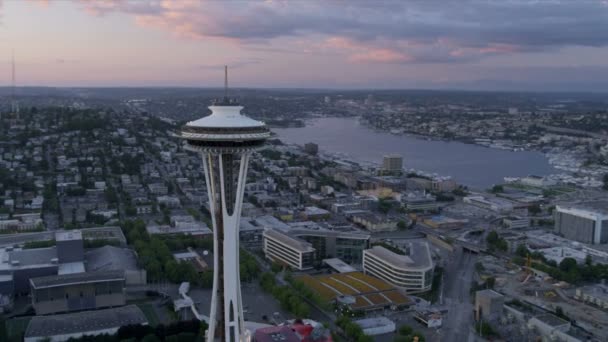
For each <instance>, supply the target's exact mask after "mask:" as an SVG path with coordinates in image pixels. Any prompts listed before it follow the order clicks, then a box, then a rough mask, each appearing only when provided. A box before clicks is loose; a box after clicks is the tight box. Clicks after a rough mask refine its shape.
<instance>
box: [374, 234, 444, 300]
mask: <svg viewBox="0 0 608 342" xmlns="http://www.w3.org/2000/svg"><path fill="white" fill-rule="evenodd" d="M433 270H434V264H433V259H432V257H431V251H430V249H429V245H428V243H426V242H410V243H408V244H407V248H406V251H405V252H404V254H403V255H401V254H397V253H395V252H393V251H390V250H388V249H386V248H384V247H382V246H374V247H372V248H371V249H367V250H365V251H364V252H363V271H364V272H365V273H366V274H370V275H373V276H375V277H377V278H380V279H382V280H385V281H387V282H389V283H390V284H392V285H393V286H395V287H397V288H399V289H401V290H403V291H407V292H409V293H417V292H424V291H428V290H430V289H431V285H432V283H433Z"/></svg>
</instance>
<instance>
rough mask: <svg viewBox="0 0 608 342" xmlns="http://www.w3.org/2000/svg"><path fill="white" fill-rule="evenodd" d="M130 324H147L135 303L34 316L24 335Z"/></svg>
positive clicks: (46, 335)
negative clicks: (110, 307) (109, 307)
mask: <svg viewBox="0 0 608 342" xmlns="http://www.w3.org/2000/svg"><path fill="white" fill-rule="evenodd" d="M130 324H144V325H147V324H148V320H147V319H146V316H145V315H144V314H143V312H142V311H141V310H140V309H139V308H138V307H137V306H135V305H128V306H123V307H119V308H112V309H105V310H93V311H82V312H77V313H69V314H63V315H52V316H34V317H33V318H32V320H31V321H30V323H29V324H28V326H27V330H26V331H25V337H26V338H27V337H50V336H56V335H65V334H75V333H86V332H93V331H98V330H103V329H112V328H118V327H121V326H123V325H130Z"/></svg>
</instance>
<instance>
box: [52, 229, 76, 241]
mask: <svg viewBox="0 0 608 342" xmlns="http://www.w3.org/2000/svg"><path fill="white" fill-rule="evenodd" d="M55 240H57V241H72V240H82V232H81V231H80V230H65V231H61V232H57V233H55Z"/></svg>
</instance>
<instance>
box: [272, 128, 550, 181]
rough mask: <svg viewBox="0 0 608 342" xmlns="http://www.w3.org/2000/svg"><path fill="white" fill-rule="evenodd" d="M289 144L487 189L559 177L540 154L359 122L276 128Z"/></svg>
mask: <svg viewBox="0 0 608 342" xmlns="http://www.w3.org/2000/svg"><path fill="white" fill-rule="evenodd" d="M272 131H273V132H275V133H277V134H278V137H279V138H280V139H281V140H282V141H283V142H285V143H289V144H300V145H303V144H305V143H308V142H314V143H316V144H318V145H319V149H320V150H321V151H322V152H330V153H343V154H346V155H348V156H349V157H350V159H351V160H353V161H356V162H368V163H369V162H372V163H376V164H380V163H381V162H382V156H383V155H385V154H399V155H402V156H403V164H404V167H405V168H408V169H409V168H414V169H417V170H421V171H425V172H429V173H437V174H439V175H441V176H452V177H453V178H454V179H455V180H456V181H457V182H459V183H461V184H465V185H468V186H471V187H473V188H478V189H485V188H488V187H490V186H492V185H493V184H498V183H502V182H503V180H504V177H522V176H527V175H531V174H534V175H540V176H543V175H548V174H552V173H559V172H558V171H557V170H556V169H554V168H553V167H552V166H551V165H550V164H549V163H548V161H547V158H545V156H544V155H543V154H542V153H539V152H529V151H520V152H512V151H507V150H499V149H492V148H486V147H482V146H478V145H471V144H464V143H461V142H445V141H435V140H426V139H423V138H418V137H414V136H407V135H393V134H390V133H384V132H379V131H375V130H373V129H370V128H368V127H366V126H363V125H361V124H359V121H358V120H357V119H356V118H321V119H314V120H311V121H309V122H307V124H306V127H303V128H280V129H279V128H277V129H273V130H272Z"/></svg>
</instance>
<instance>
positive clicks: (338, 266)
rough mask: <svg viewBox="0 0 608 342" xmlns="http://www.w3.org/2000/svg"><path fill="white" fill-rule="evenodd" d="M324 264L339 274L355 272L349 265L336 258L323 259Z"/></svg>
mask: <svg viewBox="0 0 608 342" xmlns="http://www.w3.org/2000/svg"><path fill="white" fill-rule="evenodd" d="M323 262H324V263H326V264H327V265H328V266H329V267H331V268H333V269H334V270H336V271H338V272H340V273H348V272H356V271H357V270H356V269H355V268H354V267H352V266H351V265H349V264H347V263H345V262H344V261H342V260H340V259H338V258H331V259H324V260H323Z"/></svg>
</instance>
